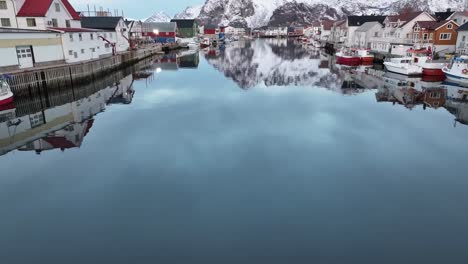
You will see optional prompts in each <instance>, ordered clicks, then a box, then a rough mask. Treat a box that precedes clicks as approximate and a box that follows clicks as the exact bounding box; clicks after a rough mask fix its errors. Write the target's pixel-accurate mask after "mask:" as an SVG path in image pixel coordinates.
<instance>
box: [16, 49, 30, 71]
mask: <svg viewBox="0 0 468 264" xmlns="http://www.w3.org/2000/svg"><path fill="white" fill-rule="evenodd" d="M16 55H17V56H18V63H19V68H20V69H25V68H31V67H33V66H34V59H33V52H32V47H31V46H17V47H16Z"/></svg>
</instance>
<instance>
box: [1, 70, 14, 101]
mask: <svg viewBox="0 0 468 264" xmlns="http://www.w3.org/2000/svg"><path fill="white" fill-rule="evenodd" d="M12 102H13V93H12V92H11V89H10V85H9V84H8V83H7V81H6V79H5V77H4V76H1V75H0V105H6V104H10V103H12Z"/></svg>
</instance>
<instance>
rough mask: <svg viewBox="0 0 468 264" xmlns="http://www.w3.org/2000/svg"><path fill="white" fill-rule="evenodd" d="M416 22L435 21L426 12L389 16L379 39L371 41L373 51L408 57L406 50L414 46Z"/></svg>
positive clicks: (375, 38) (374, 38)
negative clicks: (413, 38)
mask: <svg viewBox="0 0 468 264" xmlns="http://www.w3.org/2000/svg"><path fill="white" fill-rule="evenodd" d="M416 21H435V19H434V17H432V16H431V15H429V14H428V13H426V12H408V13H404V14H400V15H395V16H387V17H386V18H385V20H384V22H383V24H384V28H383V30H382V31H381V32H380V33H379V35H378V36H377V37H373V38H372V39H371V49H372V50H374V51H377V52H381V53H388V54H393V55H400V56H404V55H406V50H408V48H410V47H412V46H413V40H412V36H413V26H414V23H415V22H416Z"/></svg>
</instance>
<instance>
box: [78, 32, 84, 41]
mask: <svg viewBox="0 0 468 264" xmlns="http://www.w3.org/2000/svg"><path fill="white" fill-rule="evenodd" d="M78 39H79V40H80V41H83V34H81V33H80V34H78Z"/></svg>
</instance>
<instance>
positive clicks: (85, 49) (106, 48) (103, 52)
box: [50, 28, 113, 63]
mask: <svg viewBox="0 0 468 264" xmlns="http://www.w3.org/2000/svg"><path fill="white" fill-rule="evenodd" d="M50 30H52V31H55V32H58V33H60V35H61V38H62V46H63V52H64V58H65V61H66V62H67V63H74V62H82V61H87V60H92V59H98V58H102V57H106V56H112V47H111V45H110V44H109V43H107V42H105V41H103V40H102V39H101V38H100V36H102V37H104V36H105V37H106V38H112V34H113V33H112V32H107V31H99V30H96V29H86V28H51V29H50Z"/></svg>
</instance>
